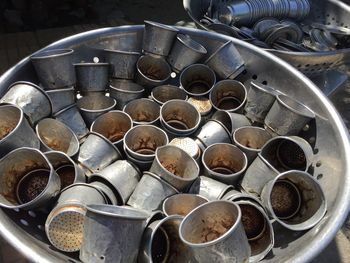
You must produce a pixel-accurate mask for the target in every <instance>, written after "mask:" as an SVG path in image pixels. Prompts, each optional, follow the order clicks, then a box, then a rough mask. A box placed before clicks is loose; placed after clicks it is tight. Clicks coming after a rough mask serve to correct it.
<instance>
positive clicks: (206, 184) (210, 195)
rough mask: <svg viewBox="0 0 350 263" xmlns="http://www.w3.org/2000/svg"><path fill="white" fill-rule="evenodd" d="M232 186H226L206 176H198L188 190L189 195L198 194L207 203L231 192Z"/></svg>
mask: <svg viewBox="0 0 350 263" xmlns="http://www.w3.org/2000/svg"><path fill="white" fill-rule="evenodd" d="M233 189H234V188H233V186H232V185H227V184H224V183H221V182H219V181H216V180H214V179H212V178H209V177H206V176H200V177H199V178H198V179H197V180H196V181H194V183H193V184H192V185H191V188H190V189H189V193H191V194H198V195H200V196H202V197H204V198H206V199H208V200H209V201H215V200H219V199H221V198H222V197H223V196H224V195H225V194H226V193H227V192H229V191H231V190H233Z"/></svg>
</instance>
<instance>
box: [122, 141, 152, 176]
mask: <svg viewBox="0 0 350 263" xmlns="http://www.w3.org/2000/svg"><path fill="white" fill-rule="evenodd" d="M123 149H124V153H125V156H126V159H127V160H128V161H130V162H132V163H133V164H134V165H135V166H136V167H137V168H139V169H140V170H141V171H142V172H144V171H148V170H149V168H151V165H152V163H153V160H149V161H145V160H140V159H136V158H134V157H133V156H132V155H130V154H129V153H128V151H127V150H126V148H125V145H123Z"/></svg>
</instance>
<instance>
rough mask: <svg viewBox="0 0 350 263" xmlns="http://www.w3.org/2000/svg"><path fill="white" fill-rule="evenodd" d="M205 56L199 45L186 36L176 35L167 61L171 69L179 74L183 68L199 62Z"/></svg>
mask: <svg viewBox="0 0 350 263" xmlns="http://www.w3.org/2000/svg"><path fill="white" fill-rule="evenodd" d="M205 54H207V50H206V49H205V47H203V46H202V45H201V44H199V43H198V42H196V41H194V40H193V39H192V38H191V37H190V36H188V35H184V34H178V35H177V37H176V40H175V42H174V45H173V46H172V48H171V51H170V54H169V56H168V59H167V60H168V62H169V64H170V66H171V67H172V69H173V70H174V71H175V72H176V73H179V72H180V71H181V70H183V69H184V68H185V67H187V66H189V65H191V64H194V63H196V62H197V61H199V60H200V59H201V58H202V57H203V56H204V55H205Z"/></svg>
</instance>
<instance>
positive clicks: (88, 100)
mask: <svg viewBox="0 0 350 263" xmlns="http://www.w3.org/2000/svg"><path fill="white" fill-rule="evenodd" d="M116 104H117V103H116V101H115V99H113V98H110V97H107V96H104V95H100V96H86V97H82V98H81V99H79V100H78V101H77V106H78V108H79V110H80V113H81V116H82V117H83V119H84V121H85V123H86V124H87V125H88V127H90V126H91V124H92V123H93V122H94V120H96V118H97V117H99V116H101V115H102V114H104V113H106V112H108V111H110V110H113V109H114V108H115V106H116Z"/></svg>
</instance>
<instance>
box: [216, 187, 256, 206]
mask: <svg viewBox="0 0 350 263" xmlns="http://www.w3.org/2000/svg"><path fill="white" fill-rule="evenodd" d="M221 200H228V201H233V202H236V201H250V202H255V203H257V204H259V205H260V206H262V204H261V201H260V199H259V198H258V197H257V196H256V195H252V194H249V193H246V192H244V191H241V192H240V191H237V190H234V189H232V190H230V191H228V192H227V193H226V194H224V195H223V196H222V197H221Z"/></svg>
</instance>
